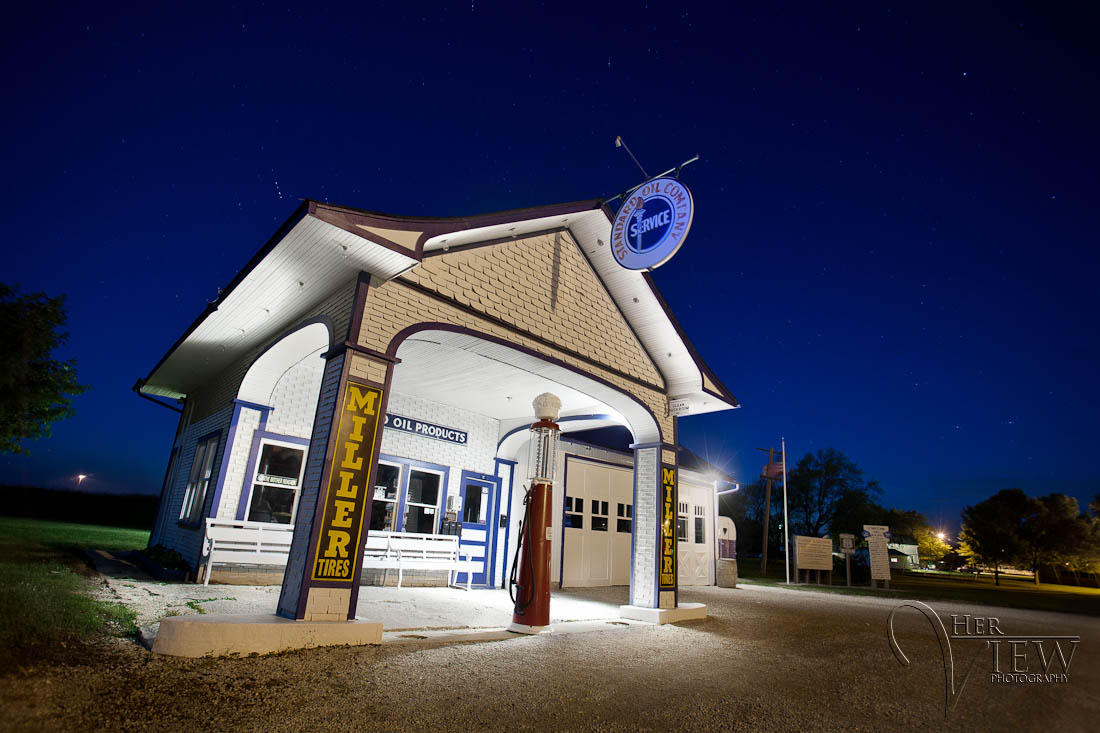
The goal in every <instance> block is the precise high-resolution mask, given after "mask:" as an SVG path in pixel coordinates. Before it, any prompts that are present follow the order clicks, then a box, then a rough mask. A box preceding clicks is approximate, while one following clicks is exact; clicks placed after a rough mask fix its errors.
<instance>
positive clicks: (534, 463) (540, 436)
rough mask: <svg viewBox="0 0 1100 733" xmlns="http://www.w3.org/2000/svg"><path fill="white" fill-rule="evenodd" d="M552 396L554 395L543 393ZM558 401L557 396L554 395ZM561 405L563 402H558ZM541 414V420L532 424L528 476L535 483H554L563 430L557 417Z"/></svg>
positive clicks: (555, 412)
mask: <svg viewBox="0 0 1100 733" xmlns="http://www.w3.org/2000/svg"><path fill="white" fill-rule="evenodd" d="M543 396H550V397H553V395H543ZM554 400H555V401H557V397H554ZM558 404H559V405H560V404H561V403H558ZM557 412H558V411H557V409H555V411H554V416H553V417H542V416H541V415H540V416H539V422H538V423H536V424H535V425H532V426H531V448H530V453H529V455H528V458H527V478H528V480H530V481H532V482H535V483H550V484H552V483H553V474H554V469H555V468H557V467H558V438H559V436H560V435H561V430H559V429H558V426H557V425H554V423H553V422H552V420H553V419H554V417H557V416H558V415H557Z"/></svg>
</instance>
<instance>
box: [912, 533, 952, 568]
mask: <svg viewBox="0 0 1100 733" xmlns="http://www.w3.org/2000/svg"><path fill="white" fill-rule="evenodd" d="M914 539H916V541H917V554H918V555H920V559H921V562H924V563H933V562H939V561H940V560H942V559H943V558H945V557H947V554H948V553H949V552H951V545H949V544H947V543H946V542H944V541H943V540H941V539H940V537H939V535H938V534H936V532H935V531H934V530H933V529H932V528H931V527H920V528H918V529H917V530H916V532H914Z"/></svg>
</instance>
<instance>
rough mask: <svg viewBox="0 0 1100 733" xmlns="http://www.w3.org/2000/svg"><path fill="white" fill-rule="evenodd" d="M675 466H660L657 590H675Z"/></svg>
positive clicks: (676, 509) (676, 510)
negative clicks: (659, 542) (659, 531)
mask: <svg viewBox="0 0 1100 733" xmlns="http://www.w3.org/2000/svg"><path fill="white" fill-rule="evenodd" d="M676 502H677V496H676V467H675V466H668V465H662V466H661V551H660V553H659V554H658V562H659V565H658V567H659V568H660V572H659V573H658V574H657V589H658V591H662V592H663V591H673V592H675V591H676V542H677V538H676V514H677V512H678V510H679V508H678V507H677V503H676Z"/></svg>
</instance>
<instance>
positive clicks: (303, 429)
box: [267, 351, 325, 438]
mask: <svg viewBox="0 0 1100 733" xmlns="http://www.w3.org/2000/svg"><path fill="white" fill-rule="evenodd" d="M321 353H322V352H320V351H318V352H316V353H313V354H310V355H309V356H307V357H305V358H304V359H302V360H301V361H300V362H298V363H297V364H295V365H294V366H292V367H291V368H290V369H288V370H287V371H286V373H285V374H283V376H282V377H280V378H279V381H278V382H276V384H275V389H274V390H272V392H271V400H270V401H269V402H268V404H269V405H271V406H272V407H273V408H275V409H274V410H272V411H271V415H270V417H268V419H267V430H268V432H271V433H278V434H279V435H293V436H294V437H296V438H308V437H309V436H310V433H312V432H313V416H314V413H316V411H317V392H318V391H319V390H320V389H321V377H322V375H323V374H324V371H325V361H324V359H322V358H321Z"/></svg>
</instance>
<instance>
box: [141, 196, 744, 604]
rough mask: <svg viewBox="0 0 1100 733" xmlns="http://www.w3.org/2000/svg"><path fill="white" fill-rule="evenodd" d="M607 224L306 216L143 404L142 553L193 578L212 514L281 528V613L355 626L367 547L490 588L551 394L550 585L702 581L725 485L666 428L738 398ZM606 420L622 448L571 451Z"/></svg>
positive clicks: (641, 586) (666, 598) (581, 217)
mask: <svg viewBox="0 0 1100 733" xmlns="http://www.w3.org/2000/svg"><path fill="white" fill-rule="evenodd" d="M612 229H613V215H612V213H611V212H610V210H609V209H608V208H607V207H606V206H605V204H604V202H603V201H600V200H593V201H580V202H574V203H567V204H559V205H552V206H544V207H537V208H531V209H523V210H516V211H509V212H503V213H497V214H489V215H483V216H475V217H466V218H454V219H432V218H408V217H398V216H390V215H384V214H378V213H373V212H369V211H361V210H356V209H351V208H345V207H339V206H333V205H330V204H327V203H320V202H316V201H307V202H305V203H303V204H302V206H301V207H299V209H298V210H297V211H296V212H295V213H294V214H293V215H292V216H291V217H290V219H289V220H288V221H287V222H286V223H285V224H283V226H282V227H281V228H280V229H279V230H278V231H277V232H276V234H275V235H274V236H273V237H272V238H271V240H269V241H268V242H267V244H266V245H265V246H264V247H263V248H262V249H261V250H260V251H259V252H258V253H257V254H256V256H255V257H253V258H252V260H251V261H250V262H249V263H248V264H247V265H246V266H245V267H244V268H243V269H242V270H241V271H240V272H239V273H238V275H237V276H236V277H235V278H234V279H233V281H232V282H231V283H230V284H229V285H228V286H227V287H225V288H224V289H223V290H222V291H221V293H220V296H219V297H218V299H217V300H216V302H214V303H212V304H211V305H210V306H209V307H208V308H207V309H206V311H205V312H204V313H203V314H202V315H201V316H200V317H199V318H198V319H197V320H196V321H195V322H194V323H193V324H192V325H191V327H190V328H188V329H187V331H186V332H185V333H184V334H183V335H182V336H181V337H180V338H179V339H178V341H176V343H175V345H174V346H172V348H171V349H170V350H169V351H168V353H167V354H166V355H165V356H164V357H163V358H162V359H161V361H160V362H159V363H158V364H157V365H156V366H155V367H154V368H153V370H152V371H151V372H150V373H149V375H148V376H147V377H146V378H145V379H143V380H141V381H140V382H139V383H138V385H136V386H135V389H137V390H138V391H140V393H141V394H143V395H145V396H148V397H151V398H153V399H156V400H158V401H161V402H164V403H165V404H168V405H169V406H173V407H177V406H178V407H177V409H180V410H181V414H180V418H179V424H178V428H177V430H176V435H175V438H174V441H173V444H172V449H171V455H170V458H169V465H168V469H167V474H166V478H165V483H164V488H163V492H162V496H161V502H160V508H159V511H158V515H157V519H156V524H155V527H154V529H153V534H152V537H151V540H150V544H151V545H162V546H164V547H166V548H168V549H172V550H176V551H178V552H179V553H180V554H181V555H182V556H183V557H184V558H185V560H186V561H187V562H188V563H190V564H191V565H192V566H193V567H194V568H195V569H196V570H198V569H199V567H200V566H201V564H202V563H203V557H204V553H205V548H206V542H205V532H206V527H207V520H208V519H211V518H213V519H217V520H224V521H227V522H238V523H240V527H241V528H242V529H248V528H250V527H252V528H255V527H264V526H280V527H283V528H286V527H291V526H292V527H293V544H292V546H291V549H290V552H289V556H288V557H289V559H288V562H287V563H286V572H285V574H284V576H283V587H282V592H281V596H280V601H279V609H278V613H279V615H281V616H283V617H285V618H291V619H300V620H317V621H325V620H337V619H339V618H353V617H354V608H355V601H356V598H357V596H358V593H359V588H360V585H361V584H362V583H366V582H379V581H380V580H381V574H380V573H372V572H371V571H370V570H369V569H368V570H363V568H362V561H361V557H362V552H363V549H362V548H363V546H364V545H363V543H364V542H365V539H366V537H367V535H368V534H370V533H411V534H416V535H439V534H445V533H447V534H452V535H453V534H458V535H459V538H460V539H459V542H460V544H461V546H462V547H463V548H464V551H466V552H467V553H468V554H470V556H471V557H473V558H475V559H476V560H477V569H476V571H475V572H473V574H472V576H471V580H472V583H473V585H475V586H482V587H500V586H501V585H502V584H504V583H505V582H506V579H507V578H508V577H509V574H510V572H511V569H512V564H513V562H514V560H515V555H516V542H517V537H518V535H519V524H520V521H521V519H522V518H523V516H524V504H523V500H524V495H525V488H526V486H527V485H528V477H529V472H528V466H527V463H528V448H529V443H530V442H531V433H530V432H529V428H530V426H531V424H532V422H534V421H535V419H536V417H535V415H534V413H533V408H532V399H533V398H534V397H535V396H537V395H541V394H544V393H550V394H552V395H554V396H556V397H557V398H558V399H559V400H560V402H561V408H560V413H559V416H558V418H557V424H558V425H560V429H561V432H562V436H561V448H560V450H558V452H557V454H556V459H555V460H556V462H557V470H556V479H555V481H554V485H553V504H552V514H551V516H552V520H551V522H550V534H548V535H547V537H548V538H549V539H550V542H551V552H552V558H551V568H552V571H551V572H552V581H553V582H554V583H556V584H559V585H560V586H598V585H629V586H630V602H631V604H633V605H636V606H639V607H643V608H653V609H661V608H666V609H667V608H675V607H676V603H677V588H678V586H679V585H691V584H708V585H709V584H713V583H714V572H715V571H714V558H715V529H716V526H717V517H716V514H717V500H716V491H717V490H718V483H719V482H723V483H724V482H725V481H727V480H728V479H729V477H728V476H724V475H721V474H719V473H715V472H713V471H710V470H709V469H708V467H707V466H706V465H705V464H703V465H699V463H698V462H696V463H693V464H691V465H681V460H680V458H679V453H680V450H679V448H678V442H677V420H678V419H679V418H680V417H685V416H691V415H698V414H703V413H708V412H714V411H719V410H728V409H732V408H736V407H737V406H738V403H737V400H736V399H735V398H734V397H733V395H732V394H731V393H730V391H729V390H728V389H727V388H726V387H725V386H723V384H722V382H721V381H719V379H718V378H717V377H716V376H715V375H714V373H713V372H712V371H711V370H710V369H709V368H708V367H707V366H706V364H705V363H704V362H703V361H702V359H701V358H700V357H699V355H698V354H697V353H696V351H695V350H694V348H693V347H692V345H691V343H690V342H689V341H688V339H687V337H686V336H685V334H684V331H683V329H682V328H681V326H680V325H679V323H678V322H677V321H676V319H675V318H674V317H673V315H672V313H671V312H670V311H669V308H668V306H667V304H666V303H665V301H664V299H663V298H662V296H661V294H660V293H659V292H658V290H657V288H656V286H655V284H654V282H653V279H652V277H651V276H650V274H649V272H647V271H645V270H636V269H627V268H626V267H624V266H622V265H620V264H619V262H617V261H616V258H615V256H614V255H613V252H612V250H613V246H612V240H613V231H612ZM614 426H619V427H621V428H625V430H626V431H629V436H630V438H629V440H628V441H623V443H624V444H623V445H622V446H621V448H620V449H611V448H608V447H606V446H599V445H593V444H590V443H589V442H587V441H585V440H583V439H571V437H570V435H571V434H576V433H584V434H586V435H588V434H590V433H586V432H585V431H591V430H593V429H599V428H611V427H614ZM359 487H361V488H362V491H359V490H358V489H359ZM367 487H369V489H368V488H367ZM340 497H344V499H341V498H340ZM673 512H674V516H675V525H676V530H675V531H676V537H677V541H676V543H675V545H676V547H675V548H674V549H672V550H671V551H672V552H673V553H674V556H675V557H674V560H673V563H674V567H675V570H674V572H673V574H672V575H671V576H670V575H669V574H668V573H667V572H665V573H662V572H661V571H662V569H664V570H666V571H667V570H668V567H669V566H668V553H669V550H670V543H662V526H664V527H665V532H666V536H667V532H668V531H669V530H668V529H667V527H668V523H669V521H670V518H671V517H672V516H673ZM356 552H358V555H357V554H356ZM326 553H327V554H326ZM349 557H350V561H348V560H347V558H349ZM325 558H335V559H331V560H326V559H325ZM341 558H344V559H341ZM357 558H359V560H358V561H357ZM662 565H663V568H662ZM415 580H416V579H415V577H414V578H412V580H411V582H415ZM365 592H369V591H365Z"/></svg>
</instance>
